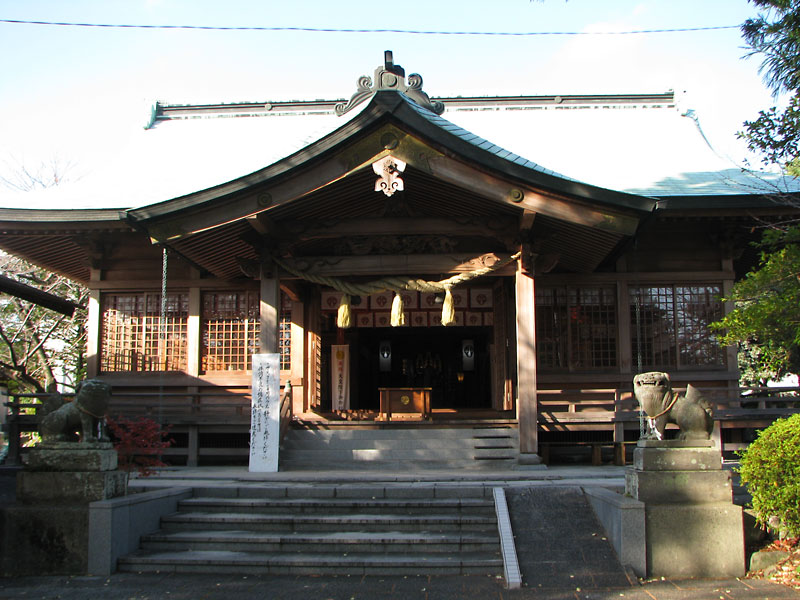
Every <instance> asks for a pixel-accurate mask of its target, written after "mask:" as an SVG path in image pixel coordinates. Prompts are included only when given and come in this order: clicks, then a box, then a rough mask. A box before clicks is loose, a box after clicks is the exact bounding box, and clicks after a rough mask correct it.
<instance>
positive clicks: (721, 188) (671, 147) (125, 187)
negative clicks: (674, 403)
mask: <svg viewBox="0 0 800 600" xmlns="http://www.w3.org/2000/svg"><path fill="white" fill-rule="evenodd" d="M442 100H443V101H444V103H445V105H446V107H447V110H446V112H445V113H444V116H439V115H436V114H434V113H433V112H431V111H429V110H426V109H424V108H421V107H419V106H418V105H416V104H415V103H413V102H411V101H409V105H411V106H412V107H413V108H414V110H416V111H417V112H418V113H419V114H420V115H422V116H424V118H425V119H427V120H428V121H429V122H431V123H432V124H434V125H436V126H437V127H439V128H441V129H443V130H446V131H448V132H450V133H451V134H453V135H454V136H457V137H459V138H461V139H462V140H464V141H466V142H468V143H469V144H472V145H474V146H476V147H478V148H482V149H484V150H486V151H488V152H489V153H492V154H494V155H495V156H497V157H499V158H502V159H504V160H506V161H509V162H510V163H514V164H516V165H519V166H522V167H525V168H529V169H533V170H535V171H537V172H540V173H544V174H547V175H551V176H555V177H560V178H563V179H565V180H572V181H580V182H583V183H587V184H590V185H593V186H597V187H600V188H606V189H609V190H615V191H622V192H626V193H630V194H636V195H642V196H651V197H657V198H667V197H672V196H681V197H685V196H720V195H736V194H753V193H763V192H765V191H766V192H770V191H774V190H775V187H776V186H778V187H783V186H785V185H789V186H794V187H792V191H797V190H798V189H800V187H798V186H797V185H796V184H795V183H794V182H789V183H788V184H787V183H786V182H784V181H782V180H780V179H776V178H775V177H774V176H763V177H761V178H758V177H753V176H752V175H750V174H748V173H744V172H743V171H742V170H741V169H739V168H738V167H737V166H736V165H734V164H733V163H732V162H730V161H728V160H726V159H725V158H723V157H720V156H719V155H717V153H715V152H714V150H713V149H712V147H711V146H710V145H709V144H708V143H707V141H706V139H705V137H704V136H703V134H702V132H701V131H700V129H699V125H698V122H697V121H696V119H695V118H693V117H694V115H692V114H691V113H689V116H685V115H686V114H687V113H686V112H682V111H680V110H679V109H678V108H677V107H676V104H675V102H674V100H673V99H672V95H671V94H656V95H648V96H636V95H633V96H632V95H618V96H605V97H603V96H586V97H566V96H565V97H559V96H552V97H519V98H514V97H512V98H502V99H500V98H491V97H487V98H450V99H442ZM334 103H335V102H334V101H316V102H309V103H303V102H292V103H278V102H276V103H247V104H246V105H245V104H241V105H235V104H234V105H215V106H208V105H205V106H202V107H192V106H191V105H185V106H176V105H170V106H166V107H162V110H161V112H160V116H159V114H158V113H157V115H156V119H155V121H154V126H153V127H151V128H149V129H147V130H142V131H140V132H138V133H137V134H136V135H134V136H132V138H131V140H130V141H129V142H128V143H127V144H126V145H122V146H120V147H119V148H118V149H116V150H113V151H111V152H109V156H108V158H107V159H106V160H105V162H104V163H103V164H98V165H94V168H93V169H92V170H91V171H90V172H89V173H88V174H87V175H86V176H85V177H84V178H82V179H81V180H80V181H78V182H76V183H74V184H72V185H68V186H62V187H59V188H55V189H51V190H46V191H44V192H40V193H26V194H24V195H14V194H9V193H5V192H4V193H3V195H2V196H0V206H2V207H9V208H12V207H25V208H30V207H37V208H65V207H69V208H131V207H137V206H146V205H149V204H153V203H157V202H161V201H165V200H169V199H171V198H176V197H179V196H182V195H185V194H190V193H192V192H196V191H198V190H202V189H206V188H209V187H212V186H215V185H219V184H222V183H225V182H227V181H230V180H233V179H235V178H237V177H241V176H244V175H247V174H249V173H252V172H254V171H257V170H259V169H261V168H263V167H266V166H268V165H270V164H272V163H274V162H276V161H278V160H280V159H283V158H284V157H287V156H289V155H291V154H292V153H294V152H296V151H298V150H300V149H302V148H304V147H305V146H306V145H308V144H309V143H311V142H313V141H315V140H317V139H319V138H321V137H323V136H324V135H326V134H328V133H330V132H332V131H334V130H335V129H337V128H339V127H341V126H342V125H344V124H345V123H346V122H347V121H348V120H349V119H352V118H353V117H355V116H356V115H357V114H358V113H359V112H360V111H361V110H363V109H364V107H366V106H367V105H368V103H364V105H362V106H361V107H359V109H358V110H354V111H351V112H350V113H348V114H347V115H345V116H344V117H336V116H335V114H334V112H333V104H334ZM237 107H238V108H237ZM164 109H166V110H164ZM534 161H535V162H534Z"/></svg>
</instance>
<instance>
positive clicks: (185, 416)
mask: <svg viewBox="0 0 800 600" xmlns="http://www.w3.org/2000/svg"><path fill="white" fill-rule="evenodd" d="M187 389H188V390H191V391H187ZM675 389H676V391H681V392H683V391H684V390H683V389H682V388H678V387H676V388H675ZM698 389H699V390H700V391H701V392H702V393H703V395H704V396H705V397H706V398H707V399H708V401H709V402H710V403H711V404H712V406H713V407H714V420H715V431H714V436H715V439H717V440H718V444H719V446H720V448H721V449H722V450H723V451H725V452H729V451H732V450H738V449H741V448H743V447H745V446H746V445H747V443H748V439H746V438H745V437H743V436H742V435H741V432H742V431H745V430H747V429H760V428H763V427H766V426H768V425H769V424H770V423H772V422H773V421H774V420H775V419H778V418H781V417H787V416H790V415H792V414H795V413H798V412H800V387H781V388H721V387H699V386H698ZM291 396H292V394H291V385H286V386H285V387H284V391H283V394H282V395H281V408H280V421H281V423H280V431H281V438H283V436H284V435H285V434H286V431H287V430H288V428H289V425H290V423H291V420H292V400H291ZM46 397H47V395H46V394H15V395H11V396H10V399H11V401H10V402H7V403H5V406H6V409H7V410H8V413H7V416H6V425H5V429H6V433H7V435H8V438H9V450H8V457H7V459H6V464H20V446H19V443H20V442H19V441H20V436H21V435H22V433H23V432H26V431H28V432H29V431H36V429H37V422H38V421H37V417H36V413H37V411H38V408H39V406H41V404H40V401H41V400H42V399H43V398H46ZM64 397H65V398H66V399H67V400H69V399H71V396H69V395H65V396H64ZM538 398H539V407H538V421H539V428H540V430H541V431H546V432H558V431H563V432H580V431H606V432H609V433H610V434H611V435H610V436H609V437H610V438H611V439H610V440H609V442H607V443H608V444H610V443H614V444H625V443H630V442H629V441H628V442H626V435H625V432H626V430H627V431H628V432H629V434H628V436H627V437H628V438H629V440H630V439H638V435H637V434H635V433H631V431H632V430H634V431H635V430H638V429H639V410H638V404H637V402H636V399H635V398H634V397H633V393H632V391H631V390H630V389H627V390H626V389H620V388H586V389H542V390H538ZM108 414H110V415H113V416H117V415H122V416H126V417H129V418H130V417H137V416H145V417H149V418H152V419H154V420H157V421H159V422H164V423H171V424H172V425H173V431H179V430H181V429H183V430H184V431H188V432H189V433H188V435H189V436H190V438H191V436H192V435H194V436H196V435H197V429H198V427H204V426H213V427H218V426H231V427H234V428H236V430H238V429H242V430H244V428H246V427H247V426H249V423H250V393H249V387H248V386H244V385H239V386H228V387H224V386H198V387H195V388H186V387H185V386H184V387H183V388H181V389H171V388H166V389H164V390H162V391H154V390H153V389H152V388H148V389H140V390H137V389H135V388H132V387H117V388H114V391H113V393H112V400H111V406H110V407H109V411H108ZM725 430H731V431H729V432H728V433H729V435H723V432H725ZM192 431H193V433H192ZM726 437H727V438H731V439H728V440H725V438H726ZM195 439H196V438H195ZM569 443H570V442H564V444H565V445H566V444H569ZM592 444H593V448H592V450H593V452H594V451H595V448H594V445H597V444H598V442H592ZM195 446H196V443H195ZM192 448H193V446H192V442H191V441H190V442H189V447H188V449H186V448H184V449H179V448H173V449H170V451H169V452H168V454H171V455H172V454H175V455H177V454H181V453H183V454H186V453H187V452H188V453H189V455H190V457H191V455H192V454H193V453H194V456H195V459H196V456H197V448H196V447H195V448H194V450H192ZM615 450H617V451H619V449H618V448H615ZM623 451H624V448H623ZM241 453H242V452H238V454H241ZM190 464H191V463H190Z"/></svg>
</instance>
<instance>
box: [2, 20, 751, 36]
mask: <svg viewBox="0 0 800 600" xmlns="http://www.w3.org/2000/svg"><path fill="white" fill-rule="evenodd" d="M0 23H10V24H13V25H51V26H58V27H99V28H105V29H196V30H204V31H301V32H309V33H407V34H411V35H475V36H477V35H485V36H540V35H639V34H649V33H684V32H694V31H717V30H721V29H739V27H740V25H719V26H715V27H680V28H675V29H634V30H630V31H428V30H420V29H337V28H332V27H254V26H244V27H223V26H214V25H132V24H120V23H67V22H58V21H22V20H18V19H0Z"/></svg>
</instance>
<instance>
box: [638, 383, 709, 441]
mask: <svg viewBox="0 0 800 600" xmlns="http://www.w3.org/2000/svg"><path fill="white" fill-rule="evenodd" d="M633 393H634V395H635V396H636V400H638V401H639V405H640V406H641V407H642V410H643V411H644V413H645V414H646V415H647V423H648V433H647V434H646V435H645V439H658V440H662V439H664V430H665V429H666V427H667V423H676V424H677V425H678V427H679V428H680V434H678V439H682V440H707V439H709V438H710V437H711V432H712V430H713V428H714V419H713V416H712V411H711V405H710V404H709V403H708V401H707V400H706V399H705V398H704V397H703V395H702V394H701V393H700V392H699V391H698V390H697V388H696V387H694V386H692V385H691V384H689V385H688V386H686V395H685V396H682V395H680V394H678V393H677V392H673V391H672V383H671V382H670V379H669V375H668V374H667V373H661V372H659V371H653V372H651V373H641V374H639V375H637V376H636V377H634V378H633Z"/></svg>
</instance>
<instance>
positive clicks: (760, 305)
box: [712, 0, 800, 384]
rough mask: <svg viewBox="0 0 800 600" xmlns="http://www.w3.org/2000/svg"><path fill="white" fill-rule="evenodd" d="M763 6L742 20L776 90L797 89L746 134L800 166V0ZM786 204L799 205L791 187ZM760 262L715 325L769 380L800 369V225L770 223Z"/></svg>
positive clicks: (747, 366) (764, 0)
mask: <svg viewBox="0 0 800 600" xmlns="http://www.w3.org/2000/svg"><path fill="white" fill-rule="evenodd" d="M750 1H751V2H752V3H753V4H754V5H756V6H757V7H758V8H759V10H760V11H761V12H760V14H759V15H758V16H757V17H756V18H753V19H748V20H747V21H746V22H745V23H744V25H742V35H743V37H744V40H745V42H746V43H747V45H748V47H749V49H750V52H749V55H748V56H759V57H761V59H762V63H761V73H762V74H763V76H764V81H765V82H766V83H767V85H768V86H769V87H770V88H771V89H772V91H773V93H774V94H775V96H778V95H779V94H783V93H789V94H790V97H789V101H788V103H787V105H786V107H785V108H783V109H779V108H778V107H772V108H770V109H769V110H764V111H761V112H760V113H759V115H758V118H756V119H755V120H753V121H747V122H745V123H744V127H745V128H744V130H743V131H742V132H741V133H740V134H739V135H740V137H742V138H743V139H744V140H745V141H746V143H747V145H748V147H749V148H750V150H751V151H753V152H756V153H757V154H759V155H760V157H761V160H762V162H763V163H764V164H765V165H779V166H780V167H781V168H782V169H783V171H784V172H785V173H787V174H788V175H790V176H793V177H796V176H797V175H798V174H800V161H798V144H800V0H750ZM783 201H784V202H785V203H786V204H789V205H793V206H797V205H798V202H797V199H796V198H793V197H792V196H791V195H788V194H787V195H785V196H784V197H783ZM761 250H762V252H761V257H760V261H759V265H758V267H757V268H756V269H755V270H753V271H752V272H750V273H748V274H747V276H746V277H745V278H744V279H743V280H741V281H738V282H737V283H736V284H735V285H734V286H733V289H732V291H731V293H730V294H729V295H728V296H727V297H726V298H725V299H726V300H728V301H731V302H732V303H733V304H734V309H733V311H732V312H730V313H729V314H728V315H727V316H726V317H725V318H724V319H722V320H721V321H719V322H717V323H715V324H713V325H712V329H715V330H716V331H718V332H720V337H719V339H720V341H721V342H722V343H726V344H738V347H739V350H740V352H739V365H740V369H741V371H742V380H743V382H744V383H748V384H763V383H764V382H765V380H768V379H774V378H780V377H782V376H783V375H786V374H788V373H795V374H796V373H800V225H798V223H797V222H788V223H783V224H780V225H773V226H772V227H770V228H768V229H766V230H765V234H764V237H763V241H762V242H761Z"/></svg>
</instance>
